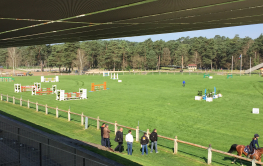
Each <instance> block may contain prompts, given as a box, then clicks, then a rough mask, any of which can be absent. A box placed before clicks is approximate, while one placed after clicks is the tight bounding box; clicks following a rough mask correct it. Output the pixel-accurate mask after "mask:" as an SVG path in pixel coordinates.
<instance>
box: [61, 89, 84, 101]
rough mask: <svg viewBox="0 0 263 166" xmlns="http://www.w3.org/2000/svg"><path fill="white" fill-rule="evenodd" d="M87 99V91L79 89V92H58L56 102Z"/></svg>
mask: <svg viewBox="0 0 263 166" xmlns="http://www.w3.org/2000/svg"><path fill="white" fill-rule="evenodd" d="M80 99H87V89H79V92H68V93H65V90H57V93H56V100H59V101H64V100H80Z"/></svg>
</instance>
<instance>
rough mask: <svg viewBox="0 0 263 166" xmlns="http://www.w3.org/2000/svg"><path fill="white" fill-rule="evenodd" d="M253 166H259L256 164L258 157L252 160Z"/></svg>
mask: <svg viewBox="0 0 263 166" xmlns="http://www.w3.org/2000/svg"><path fill="white" fill-rule="evenodd" d="M252 166H257V165H256V159H255V158H254V159H253V160H252Z"/></svg>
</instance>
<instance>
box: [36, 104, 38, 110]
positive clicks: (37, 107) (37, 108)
mask: <svg viewBox="0 0 263 166" xmlns="http://www.w3.org/2000/svg"><path fill="white" fill-rule="evenodd" d="M36 111H37V112H38V103H37V102H36Z"/></svg>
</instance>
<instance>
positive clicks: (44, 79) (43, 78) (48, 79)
mask: <svg viewBox="0 0 263 166" xmlns="http://www.w3.org/2000/svg"><path fill="white" fill-rule="evenodd" d="M41 82H59V79H58V76H56V77H55V78H45V77H44V76H41Z"/></svg>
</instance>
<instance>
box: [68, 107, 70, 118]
mask: <svg viewBox="0 0 263 166" xmlns="http://www.w3.org/2000/svg"><path fill="white" fill-rule="evenodd" d="M68 121H70V109H68Z"/></svg>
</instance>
